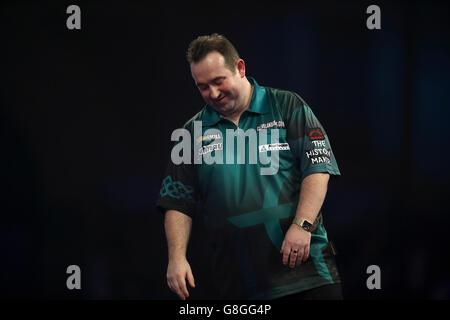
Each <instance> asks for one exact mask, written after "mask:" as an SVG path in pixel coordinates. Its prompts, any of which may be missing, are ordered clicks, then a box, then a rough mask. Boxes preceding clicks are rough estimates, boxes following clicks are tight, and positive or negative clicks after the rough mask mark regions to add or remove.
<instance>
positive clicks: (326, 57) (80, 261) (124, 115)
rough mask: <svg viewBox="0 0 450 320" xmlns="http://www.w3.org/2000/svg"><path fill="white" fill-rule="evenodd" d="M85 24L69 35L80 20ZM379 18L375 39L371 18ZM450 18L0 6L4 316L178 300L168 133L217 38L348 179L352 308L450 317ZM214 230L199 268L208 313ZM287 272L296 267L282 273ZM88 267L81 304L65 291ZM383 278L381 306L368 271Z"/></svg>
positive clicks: (416, 11)
mask: <svg viewBox="0 0 450 320" xmlns="http://www.w3.org/2000/svg"><path fill="white" fill-rule="evenodd" d="M71 4H77V5H79V6H80V8H81V30H68V29H67V27H66V19H67V18H68V16H69V15H68V14H66V8H67V7H68V6H69V5H71ZM371 4H378V5H379V6H380V8H381V27H382V29H381V30H373V31H371V30H368V29H367V28H366V19H367V18H368V16H369V15H368V14H367V13H366V8H367V7H368V6H369V5H371ZM448 9H449V6H448V5H447V4H445V3H444V2H436V1H435V2H425V1H423V2H410V1H408V2H390V3H384V2H367V1H362V2H349V1H346V2H342V1H339V2H336V3H332V2H325V1H296V3H295V4H294V3H292V4H281V3H276V4H274V3H272V4H264V3H259V4H243V3H240V4H234V3H231V2H230V3H223V5H222V6H219V4H218V3H216V4H215V5H213V6H212V5H211V3H204V4H202V5H201V6H200V5H192V4H189V5H188V4H184V5H182V4H177V3H173V2H169V1H165V2H163V3H160V4H152V5H150V4H149V2H147V1H145V2H144V1H142V2H136V1H134V2H133V1H120V2H113V3H111V2H106V1H105V2H91V3H83V2H69V1H58V2H55V3H53V4H48V3H44V2H43V3H42V4H37V3H33V2H28V3H23V2H19V1H8V2H6V3H5V2H2V4H1V5H0V39H1V56H0V58H1V65H0V81H1V82H0V83H1V87H0V90H1V91H0V93H1V95H0V99H1V100H0V103H1V137H2V139H1V143H2V144H1V160H0V161H1V165H0V171H1V181H2V188H3V190H2V192H1V195H2V199H1V206H0V212H1V227H0V268H1V269H0V272H1V273H0V277H1V278H0V279H1V280H0V281H1V282H0V288H1V290H0V292H1V297H3V298H13V299H17V298H31V299H176V297H175V295H174V294H172V293H171V292H170V291H169V289H168V288H167V285H166V279H165V272H166V267H167V246H166V242H165V235H164V230H163V219H162V216H161V215H158V214H157V212H156V210H155V207H154V203H155V201H156V199H157V197H158V194H159V189H160V183H161V179H162V178H163V172H164V169H165V167H166V164H167V161H168V160H169V152H170V150H169V141H170V134H171V132H172V131H173V130H174V129H175V128H177V127H180V126H181V125H183V124H184V122H185V121H187V120H188V119H189V118H191V117H192V116H193V115H194V114H195V113H196V112H198V111H199V110H200V108H201V107H202V106H203V101H202V99H201V96H200V94H199V93H198V91H197V89H196V88H195V86H194V83H193V81H192V79H191V76H190V71H189V66H188V64H187V63H186V62H185V51H186V48H187V46H188V44H189V42H190V41H191V40H192V39H193V38H195V37H196V36H198V35H202V34H210V33H213V32H219V33H223V34H225V35H226V36H227V37H228V38H229V39H230V40H231V41H232V42H233V43H234V45H235V46H236V48H237V49H238V51H239V53H240V55H241V57H242V58H243V59H244V60H245V62H246V67H247V75H250V76H253V77H254V78H256V80H257V81H258V82H259V84H261V85H265V86H270V87H277V88H283V89H289V90H293V91H296V92H297V93H299V94H300V95H301V96H302V97H303V98H304V99H305V100H306V101H307V102H308V104H309V105H310V106H311V107H312V109H313V111H314V112H315V114H316V115H317V116H318V118H319V119H320V121H321V122H322V124H323V125H324V127H325V128H326V130H327V133H328V135H329V137H330V140H331V143H332V146H333V150H334V153H335V156H336V158H337V160H338V163H339V166H340V169H341V172H342V176H341V177H339V178H337V179H334V180H332V181H331V183H330V186H329V193H328V196H327V199H326V201H325V204H324V219H325V220H324V221H325V226H326V228H327V231H328V235H329V238H330V239H331V240H333V241H334V243H335V244H336V247H337V249H338V256H337V259H338V260H337V261H338V265H339V268H340V271H341V274H342V277H343V280H344V283H343V286H344V296H345V298H347V299H411V298H420V299H449V298H450V271H449V268H448V261H449V259H448V256H449V249H450V245H449V241H448V239H447V233H448V227H449V222H450V217H449V209H448V207H447V200H448V190H449V176H450V172H449V171H450V170H449V165H448V164H449V161H448V159H449V150H448V144H447V141H448V139H449V138H450V137H449V130H447V128H446V125H447V122H448V119H449V113H450V112H449V108H448V107H449V105H448V99H449V98H450V93H449V92H450V91H449V86H448V83H449V81H448V77H449V74H450V59H449V38H448V32H449V31H450V30H449V29H450V28H449V23H448V18H449V16H448ZM202 228H203V226H202V223H201V221H199V222H198V223H196V224H194V229H193V234H192V238H191V242H190V247H189V250H188V259H189V261H190V262H191V266H192V268H193V272H194V277H195V278H196V283H197V288H196V289H193V290H190V292H191V297H192V298H194V299H208V298H210V295H209V293H210V291H209V290H210V288H209V283H210V281H209V279H210V277H211V276H214V274H213V272H211V270H209V268H208V261H209V260H208V257H207V250H208V249H207V247H206V245H205V243H204V239H203V237H202V236H203V229H202ZM280 263H281V257H280ZM72 264H75V265H79V266H80V268H81V271H82V290H78V291H77V290H72V291H70V290H68V289H67V288H66V279H67V277H68V275H67V274H66V268H67V267H68V266H69V265H72ZM372 264H375V265H378V266H380V268H381V290H368V289H367V287H366V279H367V278H368V276H369V275H368V274H367V273H366V269H367V267H368V266H369V265H372Z"/></svg>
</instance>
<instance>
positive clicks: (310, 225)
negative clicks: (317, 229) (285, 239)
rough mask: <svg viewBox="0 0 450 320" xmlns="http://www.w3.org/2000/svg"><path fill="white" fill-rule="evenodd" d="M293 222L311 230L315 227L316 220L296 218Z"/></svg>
mask: <svg viewBox="0 0 450 320" xmlns="http://www.w3.org/2000/svg"><path fill="white" fill-rule="evenodd" d="M292 224H295V225H296V226H297V227H299V228H301V229H303V230H306V231H308V232H311V231H312V229H313V224H314V221H312V222H311V221H308V220H307V219H299V218H294V220H292Z"/></svg>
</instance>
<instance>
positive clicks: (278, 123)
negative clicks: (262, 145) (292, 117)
mask: <svg viewBox="0 0 450 320" xmlns="http://www.w3.org/2000/svg"><path fill="white" fill-rule="evenodd" d="M275 126H277V127H279V128H284V121H283V120H273V121H270V122H267V123H263V124H260V125H258V126H257V127H256V131H259V130H262V129H270V128H273V127H275Z"/></svg>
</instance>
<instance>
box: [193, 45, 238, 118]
mask: <svg viewBox="0 0 450 320" xmlns="http://www.w3.org/2000/svg"><path fill="white" fill-rule="evenodd" d="M191 74H192V77H193V78H194V81H195V83H196V85H197V87H198V89H199V90H200V93H201V95H202V97H203V99H204V100H205V102H206V103H207V104H209V105H210V106H211V107H212V108H214V110H216V111H217V112H219V113H220V114H223V115H225V116H226V115H231V114H233V113H235V112H236V111H238V110H239V108H241V107H242V104H243V103H245V102H243V101H241V100H242V96H243V94H242V93H243V91H244V88H245V87H244V81H243V78H244V76H245V66H244V63H243V60H239V62H238V64H237V66H236V67H235V70H234V72H232V71H231V70H230V69H229V68H227V67H226V65H225V59H224V57H223V56H222V55H221V54H220V53H219V52H217V51H213V52H210V53H209V54H208V55H206V57H205V58H203V59H202V60H201V61H199V62H197V63H191Z"/></svg>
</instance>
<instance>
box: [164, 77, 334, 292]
mask: <svg viewBox="0 0 450 320" xmlns="http://www.w3.org/2000/svg"><path fill="white" fill-rule="evenodd" d="M248 79H249V81H250V83H251V84H252V85H253V86H254V90H253V94H252V98H251V101H250V106H249V108H248V109H247V110H246V111H245V112H244V113H243V114H242V115H241V117H240V120H239V127H238V128H237V127H236V125H235V124H234V123H232V122H231V121H229V120H227V119H225V118H223V117H222V116H221V115H220V114H219V113H217V112H216V111H215V110H214V109H213V108H211V107H210V106H209V105H206V106H205V107H204V108H203V109H202V110H201V111H200V112H199V113H197V114H196V115H195V116H194V117H193V118H192V119H190V120H189V121H188V122H187V123H186V124H185V125H184V127H183V128H184V129H186V130H187V132H189V133H190V136H191V141H190V142H191V143H190V148H189V149H183V152H182V154H183V155H185V156H186V155H188V156H189V159H190V161H185V163H180V164H174V163H173V162H172V161H170V163H169V165H168V168H167V172H166V174H165V178H164V180H163V183H162V187H161V192H160V198H159V200H158V202H157V207H158V208H159V209H160V210H161V211H162V212H165V211H166V210H168V209H174V210H178V211H180V212H182V213H184V214H186V215H188V216H190V217H192V218H195V217H196V216H197V215H201V216H202V218H203V219H204V222H205V226H206V228H207V229H208V231H209V233H210V237H209V239H210V240H211V245H212V252H213V257H212V259H211V260H212V263H213V266H212V267H213V269H212V270H213V277H212V278H213V279H214V280H215V281H216V283H215V284H214V285H215V288H216V289H217V298H218V299H275V298H278V297H281V296H285V295H289V294H294V293H298V292H301V291H304V290H308V289H312V288H315V287H319V286H322V285H325V284H330V283H337V282H340V277H339V274H338V271H337V268H336V263H335V257H334V250H333V249H332V246H331V244H330V242H329V241H328V237H327V233H326V230H325V228H324V225H323V218H322V212H320V213H319V215H318V217H317V219H316V221H315V223H314V229H313V231H312V237H311V246H310V257H309V259H308V260H307V261H306V262H304V263H302V264H301V265H300V266H299V267H296V268H294V269H291V268H289V267H288V266H284V265H283V264H282V255H281V254H280V249H281V244H282V242H283V240H284V235H285V233H286V231H287V229H288V228H289V226H290V225H291V222H292V219H293V217H294V216H295V212H296V208H297V204H298V200H299V194H300V186H301V182H302V180H303V179H304V178H305V177H306V176H308V175H310V174H313V173H318V172H327V173H329V174H331V175H339V174H340V172H339V169H338V166H337V163H336V159H335V157H334V155H333V152H332V149H331V145H330V141H329V138H328V135H327V134H326V132H325V130H324V128H323V126H322V125H321V124H320V122H319V121H318V119H317V118H316V117H315V115H314V114H313V112H312V110H311V109H310V107H309V106H308V105H307V104H306V103H305V101H304V100H302V99H301V98H300V97H299V96H298V95H297V94H295V93H293V92H290V91H285V90H279V89H274V88H268V87H263V86H260V85H258V83H257V82H256V81H255V80H254V79H253V78H250V77H249V78H248ZM200 125H201V128H200ZM238 129H239V130H238ZM227 130H228V131H227ZM230 133H234V134H230ZM275 138H278V139H275ZM180 142H181V141H178V142H177V145H178V143H180ZM185 142H186V141H185ZM185 152H186V154H185ZM185 159H186V158H185ZM207 260H210V259H209V258H208V259H207ZM194 272H195V270H194Z"/></svg>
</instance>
